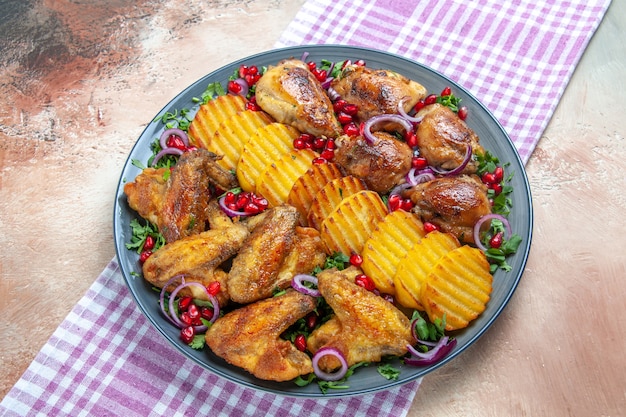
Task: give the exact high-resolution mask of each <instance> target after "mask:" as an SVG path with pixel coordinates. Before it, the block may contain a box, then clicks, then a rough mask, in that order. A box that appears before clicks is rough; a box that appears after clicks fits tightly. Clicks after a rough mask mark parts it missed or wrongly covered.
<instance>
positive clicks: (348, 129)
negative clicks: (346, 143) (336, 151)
mask: <svg viewBox="0 0 626 417" xmlns="http://www.w3.org/2000/svg"><path fill="white" fill-rule="evenodd" d="M343 133H345V134H346V135H348V136H358V135H359V133H361V131H360V129H359V127H358V126H357V125H356V123H348V124H347V125H345V126H344V127H343Z"/></svg>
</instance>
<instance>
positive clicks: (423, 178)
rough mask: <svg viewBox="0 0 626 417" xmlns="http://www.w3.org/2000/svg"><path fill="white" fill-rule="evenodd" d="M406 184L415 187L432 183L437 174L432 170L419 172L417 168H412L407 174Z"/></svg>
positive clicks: (427, 169)
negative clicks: (424, 183)
mask: <svg viewBox="0 0 626 417" xmlns="http://www.w3.org/2000/svg"><path fill="white" fill-rule="evenodd" d="M405 179H406V182H407V183H409V184H411V186H413V185H417V184H421V183H423V182H428V181H432V180H434V179H435V174H434V173H433V171H432V169H429V168H426V169H422V170H418V169H416V168H411V169H410V170H409V172H408V173H407V174H406V178H405Z"/></svg>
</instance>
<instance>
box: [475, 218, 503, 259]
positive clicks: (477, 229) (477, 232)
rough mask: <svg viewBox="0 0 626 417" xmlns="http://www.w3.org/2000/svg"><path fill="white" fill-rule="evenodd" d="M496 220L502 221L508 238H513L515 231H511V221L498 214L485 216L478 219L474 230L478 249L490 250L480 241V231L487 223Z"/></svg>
mask: <svg viewBox="0 0 626 417" xmlns="http://www.w3.org/2000/svg"><path fill="white" fill-rule="evenodd" d="M494 219H495V220H500V221H501V222H502V224H503V225H504V228H505V229H506V233H507V235H508V236H511V235H512V234H513V231H512V230H511V224H510V223H509V220H508V219H507V218H506V217H504V216H503V215H501V214H496V213H491V214H485V215H484V216H482V217H481V218H480V219H478V221H477V222H476V224H475V225H474V230H473V237H474V243H475V244H476V246H477V247H478V249H480V250H482V251H486V250H487V249H488V248H487V247H486V246H485V245H483V244H482V242H481V241H480V229H481V227H482V225H483V224H484V223H485V222H487V221H489V222H491V220H494Z"/></svg>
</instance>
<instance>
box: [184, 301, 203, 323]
mask: <svg viewBox="0 0 626 417" xmlns="http://www.w3.org/2000/svg"><path fill="white" fill-rule="evenodd" d="M187 314H189V318H190V319H191V321H192V322H193V321H195V320H196V319H198V318H199V317H200V310H199V309H198V306H197V305H195V304H193V303H192V304H189V308H188V309H187Z"/></svg>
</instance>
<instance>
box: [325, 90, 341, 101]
mask: <svg viewBox="0 0 626 417" xmlns="http://www.w3.org/2000/svg"><path fill="white" fill-rule="evenodd" d="M326 92H327V93H328V97H329V98H330V100H331V101H337V100H339V98H341V96H340V95H339V93H338V92H337V90H335V89H334V88H332V87H328V89H327V90H326Z"/></svg>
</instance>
